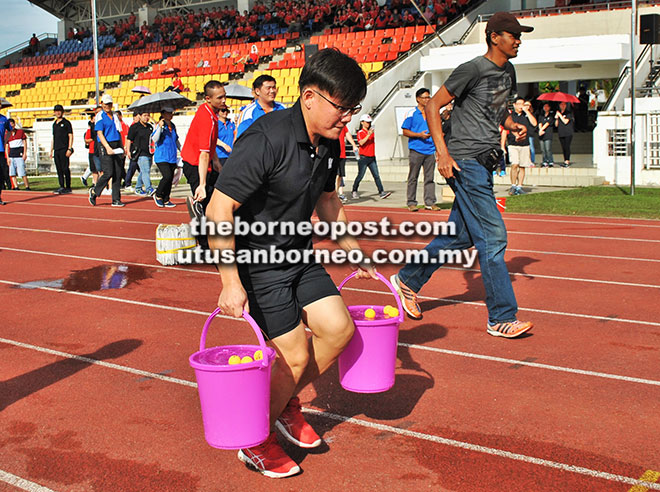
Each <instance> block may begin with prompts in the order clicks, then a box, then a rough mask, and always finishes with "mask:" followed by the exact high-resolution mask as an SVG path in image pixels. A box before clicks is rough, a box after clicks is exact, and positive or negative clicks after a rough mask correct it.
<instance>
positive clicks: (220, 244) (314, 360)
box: [206, 49, 376, 478]
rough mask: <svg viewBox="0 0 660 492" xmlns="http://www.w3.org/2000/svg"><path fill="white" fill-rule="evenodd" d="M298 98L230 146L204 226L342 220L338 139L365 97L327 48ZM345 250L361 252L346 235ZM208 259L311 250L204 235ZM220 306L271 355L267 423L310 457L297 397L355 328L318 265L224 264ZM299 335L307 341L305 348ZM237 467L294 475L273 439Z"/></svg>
mask: <svg viewBox="0 0 660 492" xmlns="http://www.w3.org/2000/svg"><path fill="white" fill-rule="evenodd" d="M299 87H300V98H299V100H298V101H297V102H296V104H295V105H294V106H293V107H291V108H290V109H287V110H282V111H274V112H271V113H268V114H266V115H264V116H263V117H261V118H259V120H257V121H256V122H255V123H254V124H253V125H251V126H250V128H249V129H248V130H246V131H245V133H243V134H242V135H241V136H240V137H239V138H238V139H237V140H236V143H235V145H234V148H233V151H232V154H231V156H230V157H229V158H228V160H227V162H226V163H225V165H224V166H223V168H222V171H221V172H220V176H219V177H218V181H217V182H216V185H215V187H216V189H215V191H214V192H213V195H212V197H211V202H210V203H209V206H208V208H207V210H206V215H207V219H208V220H211V221H214V222H216V223H217V222H232V223H233V220H234V215H236V216H237V217H240V219H241V220H242V221H245V222H249V223H253V224H254V223H259V222H261V223H265V224H269V223H273V222H279V223H282V222H289V221H290V222H293V223H295V224H299V223H302V222H309V221H310V220H311V215H312V212H313V211H314V210H316V213H317V215H318V217H319V219H320V220H322V221H326V222H337V221H344V222H345V221H346V215H345V213H344V209H343V206H342V204H341V201H340V200H339V198H338V197H337V193H336V192H335V178H336V174H337V165H338V163H339V159H340V157H339V156H340V148H339V142H338V141H337V139H338V138H339V135H340V133H341V131H342V129H343V128H344V127H345V126H346V125H347V124H348V123H349V122H350V121H351V117H352V116H353V115H354V114H356V113H358V112H359V111H360V110H361V106H360V104H359V103H360V101H361V100H362V99H363V98H364V96H365V94H366V91H367V84H366V80H365V77H364V73H363V72H362V70H361V69H360V67H359V65H358V64H357V63H356V62H355V60H353V59H352V58H350V57H348V56H347V55H344V54H342V53H341V52H339V51H338V50H335V49H324V50H321V51H319V52H318V53H316V54H315V55H314V56H312V57H311V58H310V60H309V61H308V63H307V64H306V65H305V67H304V68H303V70H302V73H301V75H300V80H299ZM337 242H338V244H339V246H341V248H342V249H344V250H345V251H350V250H354V249H359V245H358V243H357V241H356V240H355V238H353V237H350V236H344V237H342V238H340V239H338V241H337ZM209 245H210V247H211V249H213V250H234V251H237V252H239V251H241V250H243V251H244V250H248V251H250V250H251V251H255V250H271V248H275V249H277V250H279V251H284V252H291V251H293V250H298V251H304V250H311V249H312V236H311V234H308V235H301V234H300V233H296V234H293V235H289V236H282V235H255V234H253V233H252V232H248V233H247V234H245V235H236V236H234V235H230V236H211V237H209ZM218 269H219V271H220V276H221V278H222V291H221V293H220V297H219V299H218V306H219V307H220V308H221V309H222V311H223V312H224V313H225V314H228V315H231V316H235V317H240V316H241V313H242V311H243V309H245V310H246V311H249V313H250V314H251V315H252V317H253V318H254V319H255V321H256V322H257V324H258V325H259V326H260V327H261V329H262V331H263V332H264V333H265V335H266V337H267V338H268V340H269V345H270V346H272V347H273V348H274V349H275V350H276V351H277V355H278V358H277V361H276V362H275V365H274V366H273V371H272V376H271V377H272V379H271V402H270V419H271V424H272V428H273V427H274V428H277V429H279V430H280V432H281V433H282V434H283V435H284V437H285V438H286V439H288V440H289V441H291V442H292V443H294V444H296V445H298V446H300V447H304V448H314V447H317V446H319V445H320V444H321V438H320V437H319V436H318V435H317V434H316V432H314V430H313V429H312V427H311V426H310V425H309V424H308V423H307V422H305V419H304V418H303V415H302V413H301V411H300V402H299V400H298V398H297V396H296V395H297V394H298V392H299V391H300V390H301V389H302V388H304V387H305V386H306V385H307V384H309V383H310V382H311V381H313V380H314V379H316V378H317V377H318V376H319V375H320V374H322V373H323V372H324V371H325V370H326V369H328V368H329V367H330V366H331V365H332V363H333V362H334V361H335V359H336V358H337V357H338V356H339V354H340V353H341V352H342V350H343V349H344V348H345V347H346V345H347V344H348V342H349V341H350V340H351V337H352V336H353V331H354V324H353V321H352V320H351V317H350V315H349V313H348V310H347V309H346V306H345V305H344V302H343V301H342V298H341V297H340V295H339V293H338V291H337V288H336V286H335V285H334V283H333V281H332V279H331V278H330V276H329V275H328V274H327V273H326V271H325V269H324V268H323V267H322V266H321V265H319V264H317V263H302V262H290V263H288V262H284V263H260V264H238V265H237V264H221V265H219V268H218ZM357 277H360V278H370V277H371V278H376V272H375V270H374V268H373V267H372V266H366V265H365V266H364V267H363V268H358V272H357ZM305 326H307V327H308V328H309V329H310V331H311V332H312V337H311V338H310V339H309V340H308V339H307V335H306V333H305ZM238 457H239V459H240V460H241V461H243V462H245V463H247V464H248V465H249V466H251V467H253V468H256V469H257V470H258V471H259V472H261V473H263V474H264V475H266V476H268V477H271V478H281V477H287V476H290V475H293V474H296V473H298V472H299V471H300V468H299V467H298V465H297V464H296V463H295V462H294V461H293V460H292V459H291V458H290V457H289V456H288V455H287V454H286V453H285V452H284V450H283V449H282V447H281V446H280V445H279V444H278V442H277V439H276V437H275V433H274V432H271V434H270V435H269V437H268V439H267V440H266V441H265V442H264V443H263V444H260V445H258V446H254V447H252V448H249V449H241V450H240V451H239V453H238Z"/></svg>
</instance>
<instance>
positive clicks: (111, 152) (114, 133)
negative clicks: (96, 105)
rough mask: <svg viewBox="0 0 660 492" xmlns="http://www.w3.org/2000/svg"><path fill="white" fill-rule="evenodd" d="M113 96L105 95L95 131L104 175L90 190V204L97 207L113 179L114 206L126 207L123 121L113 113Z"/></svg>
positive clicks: (95, 124) (102, 98)
mask: <svg viewBox="0 0 660 492" xmlns="http://www.w3.org/2000/svg"><path fill="white" fill-rule="evenodd" d="M112 104H113V101H112V96H111V95H110V94H103V96H102V97H101V107H102V108H103V111H101V112H99V113H98V114H97V115H96V118H95V120H94V130H95V131H96V134H97V136H98V143H99V145H100V148H99V151H100V156H101V169H102V170H103V175H102V176H101V177H100V178H99V180H98V182H97V183H96V186H94V187H93V188H90V189H89V203H90V204H91V205H92V206H96V199H97V197H98V196H99V195H100V194H101V192H102V191H103V190H104V189H105V187H106V185H107V184H108V182H109V181H110V180H111V179H112V206H113V207H124V206H125V205H126V204H125V203H123V202H122V201H121V174H122V168H123V162H124V148H123V146H122V143H121V121H119V118H118V117H117V115H116V114H114V113H113V111H112Z"/></svg>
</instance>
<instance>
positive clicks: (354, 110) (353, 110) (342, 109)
mask: <svg viewBox="0 0 660 492" xmlns="http://www.w3.org/2000/svg"><path fill="white" fill-rule="evenodd" d="M312 91H314V92H316V93H317V94H318V95H319V96H321V97H322V98H323V99H325V100H326V101H328V102H329V103H330V104H332V105H333V106H334V108H335V109H336V110H337V111H339V113H340V114H341V117H342V118H344V117H346V116H348V115H349V114H350V115H354V114H358V113H359V112H360V111H362V104H358V105H357V106H354V107H352V108H347V107H346V106H340V105H339V104H337V103H334V102H332V101H331V100H330V99H328V98H327V97H325V96H324V95H323V94H321V93H320V92H318V91H315V90H314V89H312Z"/></svg>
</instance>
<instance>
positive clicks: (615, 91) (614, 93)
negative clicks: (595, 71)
mask: <svg viewBox="0 0 660 492" xmlns="http://www.w3.org/2000/svg"><path fill="white" fill-rule="evenodd" d="M650 49H651V45H650V44H647V45H646V46H644V49H643V50H642V52H641V53H640V54H639V55H638V56H637V61H636V65H637V66H638V67H639V66H640V64H641V62H642V60H643V59H644V57H645V56H646V54H647V53H648V52H649V51H650ZM629 76H630V65H629V64H628V65H626V66H625V67H623V70H621V74H620V75H619V78H618V79H617V81H616V84H614V87H612V90H611V91H610V96H609V97H608V98H607V101H606V102H605V105H604V106H603V108H605V110H606V111H609V110H610V106H611V105H612V104H613V102H614V99H615V98H617V97H618V96H619V90H620V89H621V86H622V85H623V84H624V83H625V81H626V80H628V77H629Z"/></svg>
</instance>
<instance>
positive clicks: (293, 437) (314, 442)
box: [275, 396, 321, 448]
mask: <svg viewBox="0 0 660 492" xmlns="http://www.w3.org/2000/svg"><path fill="white" fill-rule="evenodd" d="M275 427H277V428H278V429H279V431H280V432H281V433H282V434H283V435H284V437H286V438H287V439H288V440H289V441H291V442H292V443H293V444H295V445H296V446H300V447H301V448H315V447H317V446H320V445H321V438H320V437H319V435H318V434H317V433H316V432H314V429H312V426H311V425H309V424H308V423H307V421H306V420H305V417H303V414H302V412H301V411H300V400H299V399H298V397H297V396H294V397H293V398H291V399H290V400H289V403H287V405H286V408H285V409H284V411H283V412H282V415H280V418H279V419H277V422H275Z"/></svg>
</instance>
